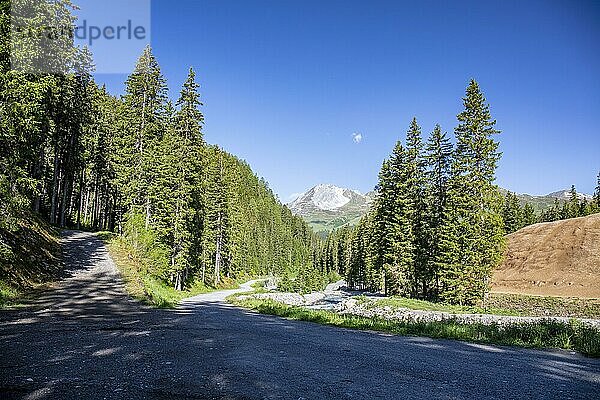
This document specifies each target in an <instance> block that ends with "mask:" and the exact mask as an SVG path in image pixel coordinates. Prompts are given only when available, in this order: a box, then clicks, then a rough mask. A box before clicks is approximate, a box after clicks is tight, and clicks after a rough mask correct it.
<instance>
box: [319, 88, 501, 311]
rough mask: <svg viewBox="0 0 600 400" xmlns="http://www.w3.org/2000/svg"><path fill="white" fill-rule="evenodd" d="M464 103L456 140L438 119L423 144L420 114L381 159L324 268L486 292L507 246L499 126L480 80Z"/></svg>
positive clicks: (461, 292) (403, 284)
mask: <svg viewBox="0 0 600 400" xmlns="http://www.w3.org/2000/svg"><path fill="white" fill-rule="evenodd" d="M464 107H465V108H464V111H462V112H461V113H460V114H459V115H458V121H459V125H458V126H457V127H456V129H455V131H454V132H455V136H456V145H455V146H453V145H452V143H451V142H450V139H449V138H448V137H447V135H446V134H445V133H444V132H443V131H442V129H441V128H440V127H439V126H436V127H435V129H434V130H433V132H432V134H431V135H430V137H429V139H428V140H427V142H426V143H424V142H423V140H422V134H421V128H420V127H419V125H418V123H417V121H416V119H413V120H412V122H411V124H410V126H409V129H408V132H407V137H406V141H405V144H403V143H402V142H401V141H398V142H397V144H396V146H395V147H394V150H393V152H392V154H391V156H390V157H389V158H388V159H387V160H385V161H384V163H383V165H382V167H381V171H380V173H379V183H378V185H377V188H376V192H377V196H376V199H375V202H374V205H373V207H372V209H371V211H370V212H369V214H368V215H366V216H365V217H364V218H363V219H362V220H361V221H360V223H359V224H358V225H357V226H356V227H354V228H344V229H341V230H338V231H336V232H334V233H333V234H332V235H331V237H330V238H329V239H328V241H327V243H326V246H325V248H324V250H323V253H322V256H321V260H324V261H322V264H324V265H325V266H326V268H328V269H333V270H336V271H338V272H339V273H340V274H342V275H343V276H345V277H346V278H347V280H348V283H349V284H350V285H351V286H353V287H356V288H359V289H369V290H381V289H383V290H385V292H386V293H387V294H401V295H405V296H410V297H415V298H426V299H432V300H442V301H446V302H451V303H459V304H472V303H475V302H477V301H479V300H481V299H482V298H483V297H484V295H485V293H486V291H487V288H488V281H489V277H490V274H491V271H492V270H493V268H494V267H496V266H497V265H498V263H499V262H500V261H501V257H502V252H503V246H504V229H503V228H504V227H503V220H502V214H501V213H502V196H501V194H500V192H499V189H498V187H497V186H496V185H495V184H494V180H495V170H496V166H497V162H498V160H499V158H500V154H499V152H498V143H497V142H496V141H494V139H493V135H495V134H497V133H498V131H497V130H496V129H495V128H494V125H495V121H494V120H492V118H491V115H490V112H489V106H488V105H487V104H486V101H485V98H484V96H483V94H482V93H481V91H480V89H479V85H478V84H477V83H476V82H475V81H471V82H470V84H469V86H468V87H467V91H466V96H465V98H464Z"/></svg>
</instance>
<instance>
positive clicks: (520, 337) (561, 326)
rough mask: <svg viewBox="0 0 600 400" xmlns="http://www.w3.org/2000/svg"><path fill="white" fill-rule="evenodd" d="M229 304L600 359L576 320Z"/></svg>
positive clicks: (596, 343)
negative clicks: (504, 321) (424, 316)
mask: <svg viewBox="0 0 600 400" xmlns="http://www.w3.org/2000/svg"><path fill="white" fill-rule="evenodd" d="M228 300H229V301H230V302H232V303H233V304H235V305H238V306H241V307H245V308H249V309H252V310H255V311H257V312H259V313H262V314H272V315H278V316H281V317H284V318H288V319H292V320H301V321H310V322H316V323H319V324H325V325H332V326H337V327H342V328H349V329H360V330H372V331H379V332H388V333H392V334H396V335H409V336H426V337H431V338H444V339H456V340H462V341H468V342H476V343H489V344H497V345H508V346H520V347H532V348H560V349H566V350H575V351H578V352H580V353H582V354H585V355H588V356H593V357H600V331H598V330H597V329H593V328H590V327H587V326H585V325H583V324H582V323H581V322H578V321H576V320H571V321H570V322H569V323H562V322H556V321H550V320H542V321H540V322H536V323H515V324H511V325H509V326H501V325H498V324H492V325H483V324H464V323H459V322H457V321H455V320H446V321H441V322H403V321H398V320H388V319H383V318H378V317H376V318H366V317H359V316H354V315H342V314H336V313H334V312H331V311H324V310H308V309H305V308H302V307H293V306H288V305H285V304H282V303H279V302H276V301H273V300H259V299H240V298H239V296H230V297H229V298H228Z"/></svg>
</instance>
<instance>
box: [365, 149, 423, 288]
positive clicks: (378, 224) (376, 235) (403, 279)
mask: <svg viewBox="0 0 600 400" xmlns="http://www.w3.org/2000/svg"><path fill="white" fill-rule="evenodd" d="M407 160H408V155H407V151H406V150H405V149H404V147H403V146H402V143H401V142H398V143H396V146H395V147H394V151H393V152H392V155H391V157H390V159H389V160H387V161H385V162H384V163H383V166H382V168H381V172H380V174H379V183H378V186H377V197H376V200H375V207H374V216H373V249H372V253H373V255H374V257H373V266H374V268H375V269H376V270H378V271H380V272H381V273H382V274H383V276H384V288H385V292H386V293H387V294H401V293H403V294H409V293H410V292H411V290H412V289H413V286H412V285H411V283H412V282H414V281H415V274H414V260H415V257H414V243H415V240H414V234H413V230H412V223H411V218H412V216H413V212H414V211H413V210H414V208H413V201H412V199H411V197H410V193H409V190H408V179H409V176H408V168H407Z"/></svg>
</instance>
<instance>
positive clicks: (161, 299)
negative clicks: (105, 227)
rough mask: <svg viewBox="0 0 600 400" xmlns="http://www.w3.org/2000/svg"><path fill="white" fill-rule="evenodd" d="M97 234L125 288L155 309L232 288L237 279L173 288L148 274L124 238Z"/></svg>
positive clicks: (144, 262) (141, 260)
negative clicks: (199, 295)
mask: <svg viewBox="0 0 600 400" xmlns="http://www.w3.org/2000/svg"><path fill="white" fill-rule="evenodd" d="M97 235H98V237H99V238H100V239H102V240H103V241H104V243H105V244H106V246H107V247H108V251H109V253H110V256H111V258H112V259H113V261H114V262H115V264H116V266H117V268H118V269H119V271H120V272H121V276H122V277H123V280H124V282H125V289H126V290H127V292H128V293H129V295H130V296H132V297H133V298H135V299H137V300H139V301H142V302H143V303H146V304H148V305H150V306H152V307H156V308H174V307H175V306H176V305H177V304H178V303H179V302H180V301H181V300H183V299H185V298H186V297H191V296H195V295H197V294H201V293H208V292H212V291H215V290H222V289H233V288H237V287H238V282H236V281H234V280H225V281H224V282H223V284H222V285H219V286H218V287H212V286H207V285H205V284H203V283H202V282H201V281H194V282H192V284H191V285H189V286H188V287H187V288H186V290H182V291H179V290H175V289H174V288H173V287H172V286H170V285H168V284H167V283H166V282H164V281H163V280H162V279H160V278H158V277H155V276H153V275H152V274H150V273H148V266H147V260H144V259H143V258H142V257H139V256H137V255H136V254H135V251H134V250H133V249H132V248H131V246H130V245H129V244H128V243H127V242H126V241H125V240H122V239H120V238H119V237H118V236H116V235H115V234H113V233H111V232H99V233H98V234H97Z"/></svg>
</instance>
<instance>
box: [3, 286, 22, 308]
mask: <svg viewBox="0 0 600 400" xmlns="http://www.w3.org/2000/svg"><path fill="white" fill-rule="evenodd" d="M21 296H22V293H21V292H20V291H19V290H17V289H15V288H14V287H11V286H10V285H7V284H6V283H5V282H2V281H0V308H4V307H6V306H9V305H11V304H14V303H15V302H17V301H18V300H19V298H20V297H21Z"/></svg>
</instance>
